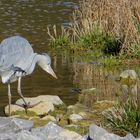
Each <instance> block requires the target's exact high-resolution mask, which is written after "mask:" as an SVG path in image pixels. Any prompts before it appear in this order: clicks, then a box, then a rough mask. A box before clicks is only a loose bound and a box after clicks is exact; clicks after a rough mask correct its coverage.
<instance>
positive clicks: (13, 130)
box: [0, 117, 33, 140]
mask: <svg viewBox="0 0 140 140" xmlns="http://www.w3.org/2000/svg"><path fill="white" fill-rule="evenodd" d="M32 127H33V122H32V121H28V120H23V119H17V118H8V117H0V140H16V139H17V133H20V131H22V130H26V131H29V130H31V128H32Z"/></svg>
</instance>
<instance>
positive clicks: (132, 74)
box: [120, 70, 138, 80]
mask: <svg viewBox="0 0 140 140" xmlns="http://www.w3.org/2000/svg"><path fill="white" fill-rule="evenodd" d="M137 77H138V76H137V73H136V72H135V71H134V70H125V71H123V72H122V73H121V74H120V78H125V79H126V78H130V79H132V80H136V79H137Z"/></svg>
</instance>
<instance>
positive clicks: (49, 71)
mask: <svg viewBox="0 0 140 140" xmlns="http://www.w3.org/2000/svg"><path fill="white" fill-rule="evenodd" d="M44 70H45V71H46V72H48V73H49V74H50V75H52V76H53V77H54V78H56V79H57V76H56V74H55V73H54V71H53V69H52V68H51V66H50V65H47V66H46V67H45V68H44Z"/></svg>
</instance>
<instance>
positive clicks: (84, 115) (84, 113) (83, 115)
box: [78, 112, 87, 118]
mask: <svg viewBox="0 0 140 140" xmlns="http://www.w3.org/2000/svg"><path fill="white" fill-rule="evenodd" d="M78 114H79V115H80V116H81V117H83V118H87V113H86V112H79V113H78Z"/></svg>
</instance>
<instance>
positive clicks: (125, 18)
mask: <svg viewBox="0 0 140 140" xmlns="http://www.w3.org/2000/svg"><path fill="white" fill-rule="evenodd" d="M139 9H140V3H139V2H138V1H137V0H134V1H131V0H123V1H121V0H119V1H118V0H114V1H112V0H108V1H106V0H101V1H98V0H82V1H81V3H80V8H79V10H76V11H75V13H74V17H73V30H74V33H75V35H76V36H79V32H80V31H82V32H92V30H93V27H94V26H95V25H97V26H98V27H99V29H100V30H102V31H103V32H104V33H106V35H109V36H112V37H113V38H114V39H115V40H116V41H118V42H116V41H115V42H114V43H115V44H116V43H117V44H120V43H121V44H120V45H121V48H120V46H119V49H121V51H120V53H121V54H124V53H125V54H128V55H131V56H134V55H135V52H134V51H131V50H132V47H133V45H132V44H137V45H140V34H139V23H140V10H139ZM120 13H121V14H120ZM78 24H79V25H78ZM78 31H79V32H78ZM111 44H112V43H111ZM117 46H118V45H117ZM138 49H140V48H138Z"/></svg>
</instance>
